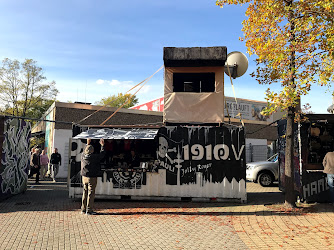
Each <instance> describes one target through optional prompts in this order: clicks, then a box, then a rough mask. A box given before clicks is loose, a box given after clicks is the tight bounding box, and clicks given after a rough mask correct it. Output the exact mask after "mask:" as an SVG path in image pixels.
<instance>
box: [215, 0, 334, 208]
mask: <svg viewBox="0 0 334 250" xmlns="http://www.w3.org/2000/svg"><path fill="white" fill-rule="evenodd" d="M245 3H247V4H248V8H247V10H246V16H247V17H248V19H246V20H244V21H243V29H242V30H243V32H244V38H242V40H243V39H244V40H245V42H246V46H247V51H248V53H249V54H250V55H252V54H255V55H256V56H257V59H256V62H257V65H258V68H257V70H256V71H255V72H253V73H252V76H253V77H256V79H257V81H258V82H259V83H260V84H272V83H277V82H280V83H281V86H282V90H281V91H280V92H275V91H272V90H270V88H268V90H267V93H266V95H267V96H266V100H267V102H268V107H267V108H266V110H265V111H264V112H265V114H271V113H273V112H275V111H277V110H279V109H280V110H282V111H287V113H288V114H287V118H286V119H287V129H286V148H285V183H286V187H285V189H286V190H285V191H286V192H285V205H286V206H288V207H293V206H295V201H296V196H295V193H294V180H293V177H294V166H293V155H294V144H293V143H294V142H293V139H294V133H293V124H294V121H295V118H296V119H298V118H299V116H300V97H301V96H303V95H306V94H307V93H308V92H309V91H310V90H311V86H312V85H313V84H320V85H322V86H324V85H327V86H330V82H331V81H333V80H334V75H333V70H334V64H333V60H334V25H333V20H334V12H333V9H334V3H333V0H308V1H305V0H299V1H297V0H258V1H256V0H218V1H217V2H216V4H217V5H219V6H221V7H223V6H224V5H227V4H245Z"/></svg>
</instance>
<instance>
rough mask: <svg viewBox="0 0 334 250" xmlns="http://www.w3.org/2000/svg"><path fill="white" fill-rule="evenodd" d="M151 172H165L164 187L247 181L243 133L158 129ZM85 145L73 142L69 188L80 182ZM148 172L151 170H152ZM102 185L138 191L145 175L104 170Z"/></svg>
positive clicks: (225, 129) (228, 129)
mask: <svg viewBox="0 0 334 250" xmlns="http://www.w3.org/2000/svg"><path fill="white" fill-rule="evenodd" d="M154 140H155V143H152V145H153V146H155V152H156V157H155V159H156V161H155V163H154V164H155V165H154V167H155V168H154V169H162V170H166V179H165V183H164V184H163V185H173V186H175V185H176V186H177V185H186V184H187V185H190V184H191V185H195V186H198V187H202V186H204V185H205V183H222V182H224V181H225V180H226V181H228V182H229V183H232V180H233V179H234V180H235V181H236V182H238V183H239V182H240V181H241V180H243V181H245V179H246V165H245V164H246V161H245V137H244V130H243V128H240V127H235V126H222V127H176V126H166V127H162V128H160V129H159V131H158V133H157V136H156V138H155V139H154ZM84 147H85V144H84V143H83V142H82V141H81V140H75V141H73V142H72V152H71V186H72V187H75V186H78V185H79V184H80V183H81V177H80V154H81V153H82V152H83V148H84ZM149 171H152V172H156V171H157V170H155V171H153V168H152V169H150V170H149ZM104 175H105V177H104V178H102V182H104V181H107V182H111V183H112V185H113V188H117V189H140V188H142V187H143V186H145V185H146V182H147V180H146V178H147V176H146V173H143V172H140V171H138V170H137V171H135V172H131V171H129V172H127V171H117V170H116V169H114V170H111V169H109V170H106V171H105V172H104Z"/></svg>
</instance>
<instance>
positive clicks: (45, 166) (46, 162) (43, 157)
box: [39, 149, 49, 181]
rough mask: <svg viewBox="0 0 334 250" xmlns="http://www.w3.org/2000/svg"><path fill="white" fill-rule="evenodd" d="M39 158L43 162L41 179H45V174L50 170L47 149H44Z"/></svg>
mask: <svg viewBox="0 0 334 250" xmlns="http://www.w3.org/2000/svg"><path fill="white" fill-rule="evenodd" d="M39 158H40V159H39V160H40V163H41V179H42V180H43V181H44V180H45V175H46V172H47V170H48V165H49V157H48V156H47V155H46V152H45V150H44V149H43V150H42V154H41V155H40V156H39Z"/></svg>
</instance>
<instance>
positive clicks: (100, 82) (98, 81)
mask: <svg viewBox="0 0 334 250" xmlns="http://www.w3.org/2000/svg"><path fill="white" fill-rule="evenodd" d="M104 82H105V81H104V80H102V79H99V80H97V81H96V83H97V84H99V85H100V84H103V83H104Z"/></svg>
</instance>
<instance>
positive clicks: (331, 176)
mask: <svg viewBox="0 0 334 250" xmlns="http://www.w3.org/2000/svg"><path fill="white" fill-rule="evenodd" d="M322 165H324V173H325V174H327V183H328V186H329V195H330V196H329V198H330V202H331V203H332V204H333V205H334V152H328V153H327V154H326V155H325V158H324V160H323V161H322Z"/></svg>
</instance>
